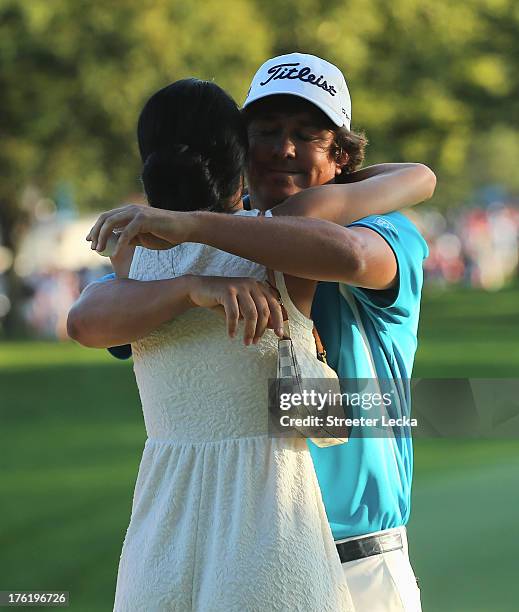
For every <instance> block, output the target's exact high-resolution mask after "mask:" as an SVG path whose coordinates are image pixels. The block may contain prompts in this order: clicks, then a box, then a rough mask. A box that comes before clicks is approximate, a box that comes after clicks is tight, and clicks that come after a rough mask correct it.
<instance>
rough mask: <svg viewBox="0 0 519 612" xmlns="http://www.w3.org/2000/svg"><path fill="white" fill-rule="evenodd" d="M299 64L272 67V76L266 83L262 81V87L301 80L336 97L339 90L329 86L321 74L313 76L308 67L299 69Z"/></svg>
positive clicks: (270, 72)
mask: <svg viewBox="0 0 519 612" xmlns="http://www.w3.org/2000/svg"><path fill="white" fill-rule="evenodd" d="M300 65H301V64H300V63H299V62H296V63H293V64H278V65H277V66H271V67H270V68H269V69H268V70H267V74H269V75H270V76H269V77H268V79H267V80H266V81H262V82H261V83H260V86H262V87H263V86H264V85H266V84H267V83H270V81H277V80H279V79H291V80H295V79H299V80H300V81H302V82H303V83H309V84H310V85H315V87H319V88H320V89H323V90H324V91H326V92H327V93H329V94H330V95H331V96H335V94H336V93H337V90H336V89H335V87H334V86H333V85H329V84H328V83H327V82H326V80H324V76H323V75H322V74H321V75H320V76H317V75H315V74H313V72H312V70H311V68H309V67H308V66H303V67H302V68H297V66H300Z"/></svg>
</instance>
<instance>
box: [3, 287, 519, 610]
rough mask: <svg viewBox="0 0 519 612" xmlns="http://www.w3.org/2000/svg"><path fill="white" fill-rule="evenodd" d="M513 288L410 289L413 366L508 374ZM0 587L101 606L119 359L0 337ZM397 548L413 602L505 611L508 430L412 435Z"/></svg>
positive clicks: (116, 462) (512, 503) (121, 405)
mask: <svg viewBox="0 0 519 612" xmlns="http://www.w3.org/2000/svg"><path fill="white" fill-rule="evenodd" d="M518 311H519V291H517V290H509V291H506V292H501V293H499V294H485V293H480V292H468V291H467V292H465V291H457V292H453V293H444V294H429V295H427V296H426V297H425V298H424V303H423V308H422V320H421V327H420V348H419V352H418V356H417V361H416V368H415V375H416V376H420V377H442V376H445V377H460V376H473V377H484V378H490V377H515V376H517V373H518V372H519V313H518ZM0 417H1V439H0V442H1V452H0V470H1V471H0V474H1V476H0V479H1V480H0V490H1V500H0V504H1V505H0V516H1V519H2V520H1V522H0V590H7V589H18V590H47V589H55V590H68V591H70V598H71V607H70V609H72V610H74V611H76V610H77V611H84V612H94V611H105V610H111V609H112V605H113V594H114V589H115V579H116V574H117V564H118V561H119V555H120V551H121V545H122V541H123V538H124V535H125V531H126V527H127V525H128V521H129V517H130V508H131V500H132V493H133V487H134V484H135V477H136V474H137V469H138V466H139V461H140V456H141V453H142V448H143V445H144V440H145V430H144V424H143V418H142V412H141V409H140V402H139V397H138V392H137V389H136V386H135V382H134V378H133V373H132V369H131V365H130V363H125V362H118V361H116V360H115V359H113V358H111V357H110V356H109V355H108V354H107V353H106V352H105V351H102V350H92V349H83V348H81V347H79V346H77V345H74V344H72V343H69V344H52V343H36V342H18V343H5V344H4V345H2V346H1V347H0ZM415 448H416V451H415V463H416V465H415V482H414V495H413V511H412V520H411V523H410V525H409V536H410V545H411V554H412V559H413V563H414V566H415V569H416V573H417V575H418V576H419V577H420V578H421V587H422V598H423V604H424V610H425V611H426V612H432V611H438V612H477V611H484V612H505V611H508V610H510V611H512V610H517V602H518V601H519V593H518V586H517V582H518V581H517V575H518V572H519V562H518V561H517V553H516V545H517V542H518V541H519V527H518V521H517V507H518V504H519V442H518V441H515V440H512V441H504V440H501V441H499V440H497V441H495V440H494V441H489V440H487V441H471V442H469V441H461V440H450V441H449V440H419V441H417V443H416V446H415Z"/></svg>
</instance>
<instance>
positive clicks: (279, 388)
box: [267, 269, 349, 448]
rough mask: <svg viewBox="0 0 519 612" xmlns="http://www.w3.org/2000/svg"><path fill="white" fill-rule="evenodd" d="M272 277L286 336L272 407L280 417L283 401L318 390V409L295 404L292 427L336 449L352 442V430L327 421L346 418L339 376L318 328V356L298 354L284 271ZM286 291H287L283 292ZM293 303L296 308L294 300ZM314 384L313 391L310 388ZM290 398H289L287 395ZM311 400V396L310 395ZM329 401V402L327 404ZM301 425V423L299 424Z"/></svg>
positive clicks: (291, 411) (281, 346) (280, 346)
mask: <svg viewBox="0 0 519 612" xmlns="http://www.w3.org/2000/svg"><path fill="white" fill-rule="evenodd" d="M267 274H268V275H269V277H273V278H274V282H275V285H274V284H273V283H272V282H270V280H269V285H270V286H271V287H272V288H273V289H274V290H275V291H276V292H277V295H278V301H279V303H280V305H281V310H282V312H283V332H284V333H283V337H282V338H279V339H278V357H277V368H276V379H275V381H274V382H273V383H271V386H270V394H269V408H270V409H271V411H272V412H274V413H275V415H276V416H279V415H280V414H282V413H284V412H285V409H284V408H283V407H282V403H281V401H280V398H281V397H282V396H285V394H289V396H288V397H293V396H294V395H296V396H299V397H303V396H304V392H305V391H306V392H307V394H308V393H311V392H312V391H314V393H318V394H319V393H320V396H318V397H319V402H318V406H320V407H318V406H315V405H308V403H306V402H301V403H297V404H291V406H290V408H289V409H288V413H289V416H290V417H291V419H293V421H292V422H293V423H294V424H292V425H291V427H292V428H293V429H295V430H296V431H297V432H298V434H299V435H302V436H303V437H305V438H309V439H310V440H312V442H313V443H314V444H316V445H317V446H319V447H322V448H323V447H328V446H335V445H337V444H344V443H345V442H347V441H348V435H349V428H348V427H346V425H333V426H332V425H330V424H329V423H328V421H327V419H328V417H329V416H332V417H338V418H339V419H340V418H342V419H344V418H345V413H344V410H343V409H342V406H341V405H340V404H338V397H340V396H341V387H340V383H339V378H338V376H337V373H336V372H335V371H334V370H333V369H332V368H331V367H330V366H329V365H328V364H327V362H326V350H325V349H324V346H323V343H322V341H321V339H320V337H319V333H318V332H317V329H316V328H315V325H314V326H313V329H312V334H313V337H314V341H315V348H316V352H315V354H314V355H311V354H307V353H306V352H304V353H303V354H301V355H297V354H296V350H295V346H294V343H293V341H292V338H291V335H290V323H289V317H288V312H287V309H286V306H285V304H284V303H283V298H282V291H283V292H284V293H286V295H287V298H288V299H290V296H289V295H288V292H287V291H286V288H285V283H284V277H283V273H282V272H278V271H272V270H269V269H267ZM280 288H283V289H280ZM290 304H291V306H292V307H294V308H295V306H294V305H292V303H291V300H290ZM308 382H310V388H307V387H308V384H307V383H308ZM285 397H286V396H285ZM307 397H308V395H307ZM324 399H327V401H326V402H323V400H324ZM299 423H300V424H299Z"/></svg>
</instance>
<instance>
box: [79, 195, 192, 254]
mask: <svg viewBox="0 0 519 612" xmlns="http://www.w3.org/2000/svg"><path fill="white" fill-rule="evenodd" d="M194 221H195V220H194V218H193V215H192V213H189V212H177V211H171V210H162V209H160V208H151V207H150V206H146V205H142V204H128V205H127V206H122V207H120V208H114V209H113V210H109V211H108V212H104V213H102V214H101V215H100V216H99V218H98V220H97V221H96V223H95V224H94V226H93V227H92V229H91V230H90V232H89V233H88V235H87V237H86V239H87V240H89V241H91V242H92V244H91V248H92V249H95V250H96V251H99V252H101V251H104V249H105V248H106V242H107V240H108V237H109V236H110V234H111V233H112V232H113V231H114V230H118V231H117V232H116V233H118V234H119V239H118V242H117V248H116V249H115V251H114V253H113V256H114V257H117V256H118V254H119V252H120V249H121V248H122V247H124V246H125V245H130V246H136V245H139V246H143V247H145V248H147V249H160V250H162V249H171V248H172V247H174V246H176V245H177V244H180V243H182V242H187V241H188V240H189V234H190V230H191V228H192V226H193V224H194Z"/></svg>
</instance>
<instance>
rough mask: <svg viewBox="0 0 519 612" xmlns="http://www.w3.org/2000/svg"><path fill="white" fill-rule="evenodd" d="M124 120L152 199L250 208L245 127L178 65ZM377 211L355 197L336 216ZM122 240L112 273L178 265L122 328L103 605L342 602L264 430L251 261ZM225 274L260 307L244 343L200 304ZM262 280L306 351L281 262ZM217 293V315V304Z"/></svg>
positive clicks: (336, 607) (320, 537)
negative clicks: (251, 340) (135, 468)
mask: <svg viewBox="0 0 519 612" xmlns="http://www.w3.org/2000/svg"><path fill="white" fill-rule="evenodd" d="M138 135H139V147H140V152H141V156H142V159H143V162H144V169H143V176H142V178H143V183H144V188H145V191H146V194H147V197H148V201H149V203H150V204H151V206H152V207H159V206H161V207H169V208H170V209H175V210H181V211H182V210H184V211H185V210H193V209H198V208H207V207H209V208H210V209H212V210H219V211H221V212H223V213H227V214H239V215H257V214H258V212H259V211H258V210H250V211H246V210H243V209H242V207H241V195H242V176H243V167H244V162H245V158H246V151H247V141H246V135H245V132H244V127H243V125H242V123H241V118H240V115H239V111H238V109H237V107H236V105H235V103H234V102H233V101H232V100H231V99H230V98H229V97H228V96H227V94H225V92H223V91H222V90H221V89H220V88H218V87H217V86H216V85H214V84H213V83H207V82H202V81H197V80H194V79H188V80H184V81H178V82H176V83H174V84H172V85H170V86H169V87H167V88H165V89H163V90H161V91H159V92H157V93H156V94H155V95H154V96H152V98H151V99H150V100H149V101H148V102H147V104H146V105H145V107H144V109H143V111H142V113H141V116H140V119H139V134H138ZM286 205H287V204H286V203H284V204H283V206H286ZM386 211H387V209H386V210H377V207H375V208H374V209H373V207H372V208H370V203H369V202H368V201H366V199H363V200H362V202H361V203H360V202H359V206H358V210H357V211H355V210H352V211H350V214H351V215H353V217H352V219H351V220H354V219H355V218H359V217H361V216H364V215H366V214H370V213H374V212H386ZM126 213H127V211H126V210H125V209H123V210H119V211H114V212H113V213H112V214H110V215H105V216H104V217H103V218H102V221H101V222H100V223H99V224H96V228H95V231H94V230H93V231H92V233H91V237H92V238H93V240H94V241H97V240H99V242H100V243H101V242H102V240H101V238H99V237H100V236H104V238H103V240H105V239H106V233H107V231H108V230H110V231H111V229H112V228H114V227H124V226H125V225H126V224H127V223H128V221H127V217H126V216H125V215H126ZM128 227H129V225H128ZM135 242H136V241H135ZM135 242H134V244H135ZM138 244H139V246H137V247H136V249H135V253H132V251H133V248H130V249H128V248H127V249H126V252H124V249H120V250H119V251H120V252H119V253H118V259H117V261H114V263H115V265H116V267H117V269H118V270H117V271H118V274H119V275H120V276H125V275H128V276H129V277H130V278H133V279H137V280H142V281H146V280H157V279H169V278H180V277H185V278H186V284H185V287H186V289H185V294H184V295H183V298H184V300H183V304H182V305H179V307H178V309H177V310H176V311H175V313H174V314H175V315H177V316H176V317H175V318H174V319H173V320H172V321H170V322H168V323H165V324H163V325H161V326H160V327H159V328H157V329H155V330H154V331H152V332H151V333H150V334H148V335H147V336H145V337H143V338H141V339H139V340H137V341H136V342H133V343H132V348H133V354H134V370H135V375H136V379H137V383H138V386H139V393H140V396H141V400H142V408H143V413H144V419H145V424H146V431H147V434H148V437H147V440H146V443H145V448H144V452H143V456H142V460H141V464H140V468H139V473H138V477H137V482H136V486H135V493H134V498H133V505H132V514H131V520H130V524H129V526H128V530H127V533H126V537H125V540H124V544H123V549H122V553H121V558H120V564H119V572H118V578H117V587H116V595H115V605H114V610H116V611H124V610H147V611H159V610H160V611H162V610H204V611H205V610H211V611H215V612H216V611H219V610H235V611H236V612H238V611H241V610H253V611H257V612H260V611H265V612H267V611H268V612H274V611H277V610H279V611H281V610H304V611H305V612H312V611H315V612H317V611H322V610H330V611H332V610H333V611H342V610H350V609H352V607H351V600H350V596H349V592H348V588H347V585H346V584H345V583H344V578H343V571H342V568H341V564H340V561H339V558H338V555H337V552H336V549H335V546H334V542H333V538H332V534H331V531H330V529H329V525H328V521H327V518H326V514H325V511H324V506H323V503H322V499H321V495H320V491H319V487H318V483H317V479H316V476H315V472H314V469H313V464H312V461H311V457H310V455H309V451H308V447H307V445H306V442H305V440H304V439H294V438H270V437H269V436H268V435H267V406H266V389H267V381H268V379H269V378H273V377H275V368H276V359H277V338H276V334H275V333H274V332H273V331H272V329H268V328H267V327H271V328H275V329H278V328H279V327H280V326H281V320H280V318H279V317H280V314H281V313H280V310H279V305H278V304H277V301H276V295H275V293H274V292H273V291H272V289H271V288H270V287H269V286H268V284H267V283H266V280H267V271H266V270H265V268H264V266H261V265H259V264H257V263H255V262H252V261H249V260H246V259H242V258H240V257H237V256H234V255H231V254H228V253H225V252H223V251H219V250H218V249H214V248H211V247H207V246H205V245H202V244H195V243H189V242H184V243H182V244H179V245H178V246H175V247H174V248H169V247H170V246H171V245H170V244H169V243H168V242H167V241H165V240H163V239H161V238H160V237H157V236H156V235H152V234H146V233H141V234H139V237H138ZM143 247H145V248H143ZM146 247H147V248H146ZM130 261H131V265H130V267H129V270H128V266H129V263H130ZM222 277H228V278H222ZM236 279H238V282H237V281H236ZM229 283H234V285H235V286H238V287H239V289H238V293H237V299H236V304H235V305H236V306H237V307H238V308H239V309H240V313H241V314H244V305H245V304H247V303H248V304H249V305H252V304H255V306H256V307H257V308H258V309H259V308H260V307H261V306H267V307H268V308H269V312H270V317H269V321H268V323H267V321H266V320H265V321H264V322H263V328H262V329H260V330H256V338H257V344H256V345H255V346H252V347H248V348H247V347H245V346H243V345H241V344H238V343H235V342H233V341H232V339H231V338H230V337H229V335H228V333H227V332H226V330H225V327H224V325H223V324H222V321H221V319H220V316H219V314H218V313H217V312H215V307H217V306H218V305H219V304H222V301H219V300H218V299H216V298H215V287H218V286H225V285H226V284H229ZM309 283H312V284H314V283H313V281H309ZM276 286H277V289H278V291H279V292H280V294H281V297H282V298H283V302H284V305H285V308H286V309H287V312H288V315H289V319H290V322H291V333H292V338H293V341H294V345H295V348H296V352H297V353H299V354H303V353H304V352H307V353H308V354H315V342H314V338H313V335H312V327H313V324H312V321H311V320H310V319H309V318H308V316H307V315H305V314H304V313H303V312H301V309H300V308H299V307H298V303H297V300H296V303H293V302H292V300H291V298H290V295H289V293H288V292H287V289H286V286H285V283H284V279H283V275H277V278H276ZM180 301H182V300H179V304H180ZM223 305H224V307H225V310H226V314H227V316H228V318H229V312H230V311H231V309H232V308H231V306H232V305H231V304H227V303H224V304H223ZM197 307H198V308H197ZM228 308H229V309H228ZM305 310H306V309H305ZM278 335H280V332H279V334H278Z"/></svg>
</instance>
